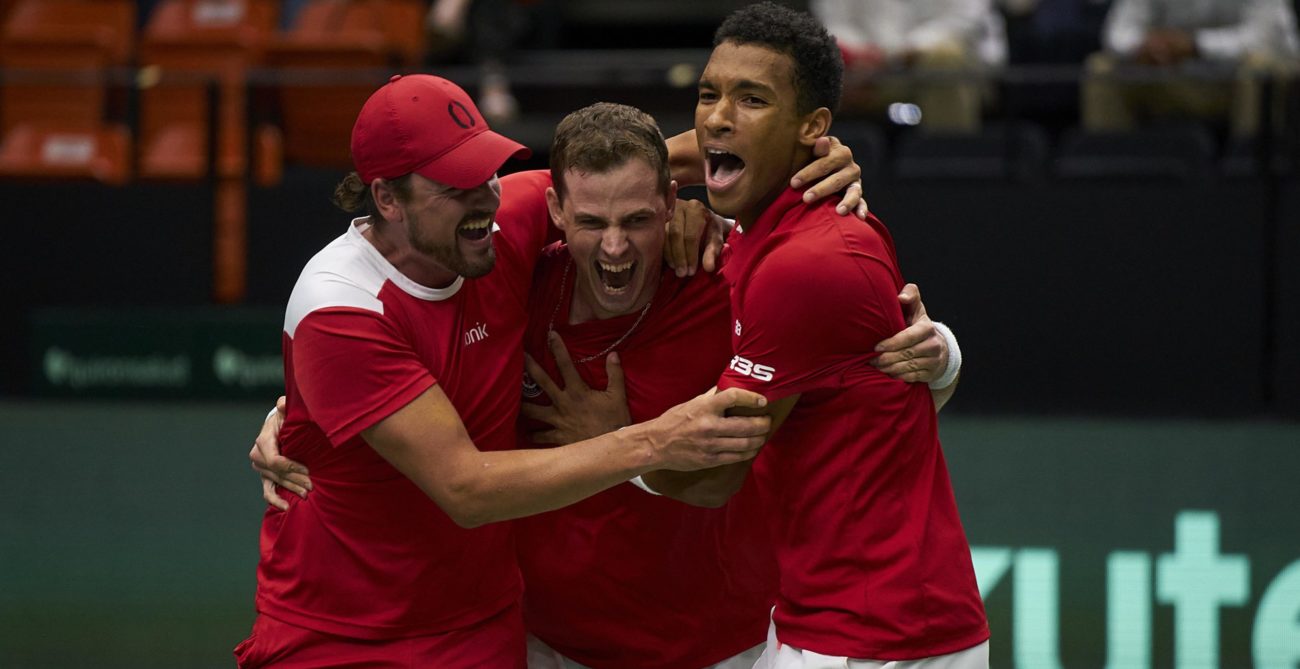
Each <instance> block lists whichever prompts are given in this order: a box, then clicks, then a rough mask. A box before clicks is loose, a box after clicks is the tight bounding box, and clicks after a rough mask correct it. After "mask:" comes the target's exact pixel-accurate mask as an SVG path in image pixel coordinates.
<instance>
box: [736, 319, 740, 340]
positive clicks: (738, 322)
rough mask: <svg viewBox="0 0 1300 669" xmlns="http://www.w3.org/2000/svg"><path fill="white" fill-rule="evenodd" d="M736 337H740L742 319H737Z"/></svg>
mask: <svg viewBox="0 0 1300 669" xmlns="http://www.w3.org/2000/svg"><path fill="white" fill-rule="evenodd" d="M736 336H737V337H739V336H740V319H739V318H737V319H736Z"/></svg>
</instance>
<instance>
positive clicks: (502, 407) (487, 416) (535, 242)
mask: <svg viewBox="0 0 1300 669" xmlns="http://www.w3.org/2000/svg"><path fill="white" fill-rule="evenodd" d="M530 186H531V184H529V183H528V182H526V181H524V182H521V181H520V180H516V179H512V178H510V177H507V178H505V179H503V180H502V192H503V197H508V196H511V195H513V194H515V193H523V192H525V191H527V190H528V189H529V188H530ZM530 196H531V194H530ZM498 220H499V221H501V226H502V227H501V228H500V229H499V230H498V231H496V232H494V237H493V240H494V244H495V246H496V252H497V261H496V266H495V268H494V269H493V270H492V271H491V272H490V273H489V274H488V275H486V276H484V277H481V278H478V279H458V280H457V281H456V282H455V283H453V284H452V285H451V286H449V287H447V288H444V289H439V290H435V289H430V288H427V287H424V286H420V285H418V284H416V283H415V282H413V281H411V280H410V279H408V278H407V277H405V276H404V275H402V274H400V273H399V272H398V271H397V270H396V269H395V268H394V267H393V266H392V265H391V264H389V263H388V261H387V260H385V259H384V257H383V256H382V255H381V254H380V253H379V252H378V251H377V250H376V249H375V248H374V247H373V246H372V245H371V244H370V243H369V241H367V240H366V239H365V238H364V237H363V236H362V234H361V231H360V229H359V228H358V227H357V225H356V222H354V224H353V225H352V226H350V227H349V228H348V231H347V233H345V234H344V235H343V236H342V237H339V238H338V239H336V240H334V241H333V242H332V243H330V244H329V245H328V246H326V247H325V249H324V250H322V251H321V252H320V253H318V254H317V255H316V256H315V257H314V258H312V260H311V261H310V262H308V263H307V266H306V267H305V268H304V269H303V273H302V276H301V277H300V278H299V279H298V283H297V285H296V286H295V287H294V290H293V294H292V296H291V297H290V299H289V306H288V309H287V311H286V315H285V329H284V359H285V379H286V385H287V395H288V416H287V417H286V420H285V425H284V429H283V431H282V432H281V433H280V440H281V449H282V451H283V453H284V454H285V455H286V456H287V457H290V458H292V459H294V460H297V461H299V462H302V463H303V464H305V465H306V466H307V467H308V468H309V469H310V470H311V477H312V481H313V483H314V489H313V491H312V493H311V494H310V495H308V497H307V499H300V498H298V497H296V496H292V495H287V496H286V497H287V499H288V501H289V504H290V508H289V510H288V511H287V512H279V511H277V510H274V509H270V510H268V511H267V513H266V515H265V517H264V518H263V521H262V534H261V561H260V564H259V566H258V579H257V580H258V586H257V608H258V611H259V612H261V613H264V614H267V615H270V616H271V617H273V618H277V619H280V620H283V621H285V622H288V623H291V624H294V625H299V626H301V627H306V628H308V629H313V630H317V631H320V632H326V633H330V634H338V635H343V636H348V637H356V638H363V639H392V638H400V637H404V636H414V635H422V634H434V633H438V632H443V631H447V630H451V629H457V628H462V627H466V626H470V625H473V624H475V623H477V622H479V621H482V620H485V619H487V618H489V617H491V616H493V615H495V614H497V613H499V612H501V611H502V610H503V609H505V608H506V607H507V606H509V605H510V604H512V603H513V602H515V601H516V599H517V598H518V597H519V596H520V592H521V585H520V579H519V573H518V567H517V565H516V563H515V551H514V546H513V537H512V530H511V526H510V524H509V523H494V524H490V525H486V526H483V527H480V528H476V529H463V528H461V527H459V526H457V525H456V524H455V523H454V522H452V520H451V519H450V518H449V517H448V516H447V515H446V514H445V513H444V512H443V511H442V510H441V509H440V508H438V506H437V505H436V504H435V503H434V502H433V501H432V500H430V499H429V498H428V497H427V496H426V495H425V494H424V493H423V492H421V491H420V490H419V488H417V487H416V485H415V484H414V483H412V482H411V481H410V480H409V479H407V478H406V477H405V476H403V475H402V474H401V473H400V472H398V471H397V470H396V469H394V468H393V467H392V466H391V465H389V464H388V463H387V461H385V460H384V459H383V458H382V457H380V455H379V454H378V453H376V452H375V451H374V449H372V448H371V447H370V446H369V445H368V444H367V443H366V442H365V441H364V440H363V439H362V438H361V437H360V436H359V435H360V433H361V431H362V430H364V429H366V428H368V427H371V426H373V425H375V424H376V423H378V422H379V421H381V420H383V419H384V418H386V417H387V416H389V415H391V414H392V413H393V412H395V411H397V410H398V409H400V408H401V407H403V406H405V405H406V404H408V403H409V402H410V401H411V400H413V399H414V398H415V397H417V396H418V395H419V394H420V393H422V392H424V391H425V390H427V389H428V388H429V387H431V386H432V385H433V384H435V383H436V384H438V385H439V386H440V387H441V389H442V390H443V392H445V393H446V394H447V396H448V397H449V398H450V400H451V403H452V404H453V405H454V406H455V407H456V410H457V412H458V413H459V414H460V417H461V420H462V421H464V423H465V427H466V429H467V430H468V432H469V436H470V437H471V438H472V439H473V440H474V444H475V445H476V446H477V447H478V448H479V449H481V450H499V449H506V448H511V447H513V446H514V437H515V416H516V414H517V413H518V409H519V403H520V401H519V379H520V374H521V373H522V371H523V352H522V347H521V345H520V344H521V341H522V339H523V334H524V323H525V318H526V313H527V309H526V306H525V305H526V300H527V297H528V287H529V284H530V281H531V278H532V272H533V267H534V265H535V264H536V259H537V256H538V253H539V251H540V250H541V248H542V246H543V243H544V241H545V237H546V234H547V222H546V219H545V218H543V219H542V220H540V221H537V220H534V219H529V218H525V217H516V216H512V215H510V213H509V212H499V213H498Z"/></svg>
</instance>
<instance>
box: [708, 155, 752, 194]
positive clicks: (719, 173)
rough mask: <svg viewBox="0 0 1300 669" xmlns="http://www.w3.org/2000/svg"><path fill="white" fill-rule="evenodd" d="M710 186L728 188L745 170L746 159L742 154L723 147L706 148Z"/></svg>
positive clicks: (712, 187)
mask: <svg viewBox="0 0 1300 669" xmlns="http://www.w3.org/2000/svg"><path fill="white" fill-rule="evenodd" d="M704 155H705V159H706V161H707V164H706V175H705V176H706V177H707V181H708V186H709V188H711V189H714V190H717V189H720V188H726V187H727V186H729V185H731V183H732V182H733V181H735V180H736V179H737V178H739V177H740V175H741V173H743V172H744V171H745V161H744V160H741V158H740V156H737V155H736V154H734V153H730V152H728V151H723V150H722V149H705V152H704Z"/></svg>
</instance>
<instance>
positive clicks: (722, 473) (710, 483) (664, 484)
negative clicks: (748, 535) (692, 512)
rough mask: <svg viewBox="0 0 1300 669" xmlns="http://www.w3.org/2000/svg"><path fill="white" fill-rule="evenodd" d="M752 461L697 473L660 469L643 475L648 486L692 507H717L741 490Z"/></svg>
mask: <svg viewBox="0 0 1300 669" xmlns="http://www.w3.org/2000/svg"><path fill="white" fill-rule="evenodd" d="M751 464H752V462H738V463H736V464H734V465H726V466H723V467H714V468H712V469H703V470H700V471H697V472H674V471H667V470H663V469H660V470H658V471H653V472H650V473H648V474H645V475H643V476H642V477H641V478H642V479H643V480H644V481H645V483H646V485H648V486H650V487H651V488H652V489H654V491H655V492H657V493H659V494H660V495H663V496H664V497H671V498H672V499H675V500H677V501H679V502H684V503H686V504H690V505H691V506H702V507H706V508H710V509H716V508H718V507H720V506H722V505H724V504H726V503H727V500H728V499H731V496H732V495H734V494H736V493H737V492H739V491H740V488H741V486H743V485H745V478H746V477H748V476H749V468H750V465H751Z"/></svg>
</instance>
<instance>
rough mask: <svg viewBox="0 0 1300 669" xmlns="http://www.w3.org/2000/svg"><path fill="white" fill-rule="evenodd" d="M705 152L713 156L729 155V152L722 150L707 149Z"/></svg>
mask: <svg viewBox="0 0 1300 669" xmlns="http://www.w3.org/2000/svg"><path fill="white" fill-rule="evenodd" d="M704 152H705V153H707V154H709V155H711V156H725V155H727V154H728V152H727V151H723V150H722V149H705V150H704Z"/></svg>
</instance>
